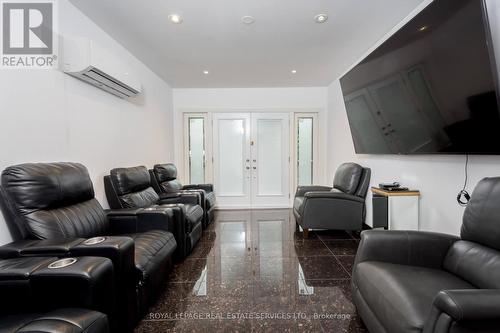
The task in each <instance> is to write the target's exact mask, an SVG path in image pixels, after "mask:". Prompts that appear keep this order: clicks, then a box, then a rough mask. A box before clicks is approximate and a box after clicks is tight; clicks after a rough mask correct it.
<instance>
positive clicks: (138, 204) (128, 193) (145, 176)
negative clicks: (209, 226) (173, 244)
mask: <svg viewBox="0 0 500 333" xmlns="http://www.w3.org/2000/svg"><path fill="white" fill-rule="evenodd" d="M104 188H105V190H106V197H107V199H108V203H109V206H110V207H111V208H113V209H115V210H121V209H137V208H148V209H170V210H172V211H173V212H174V214H175V217H176V219H175V220H176V221H178V222H176V223H175V224H174V235H175V238H176V240H177V243H178V248H177V251H176V257H177V259H178V260H182V259H184V258H185V257H186V256H187V255H188V254H189V253H191V251H192V249H193V248H194V247H195V245H196V243H198V241H199V240H200V238H201V235H202V232H203V229H202V219H203V209H202V208H201V207H200V206H199V205H198V204H197V203H198V202H199V200H200V198H199V194H197V193H177V194H172V195H169V196H166V197H162V198H160V197H159V196H158V194H157V193H156V192H155V191H154V189H153V188H152V187H151V178H150V175H149V172H148V169H147V168H146V167H144V166H138V167H130V168H116V169H113V170H111V171H110V174H109V176H105V177H104Z"/></svg>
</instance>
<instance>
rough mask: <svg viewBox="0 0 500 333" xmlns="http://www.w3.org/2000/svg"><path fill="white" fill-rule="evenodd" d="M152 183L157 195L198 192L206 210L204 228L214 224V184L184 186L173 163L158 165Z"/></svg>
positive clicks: (152, 175)
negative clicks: (178, 178)
mask: <svg viewBox="0 0 500 333" xmlns="http://www.w3.org/2000/svg"><path fill="white" fill-rule="evenodd" d="M149 173H150V174H151V181H152V184H153V188H154V189H155V191H156V193H158V194H159V195H160V197H162V196H165V195H166V196H168V195H172V194H177V193H186V192H188V193H189V192H196V193H199V194H200V196H201V202H200V204H201V206H202V208H203V210H204V213H205V214H204V217H203V228H206V227H207V226H208V225H209V224H210V223H212V222H213V220H214V216H215V193H214V187H213V185H212V184H191V185H182V184H181V182H179V181H178V180H177V167H176V166H175V165H174V164H173V163H167V164H156V165H155V166H154V167H153V169H152V170H149Z"/></svg>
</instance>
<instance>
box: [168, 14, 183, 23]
mask: <svg viewBox="0 0 500 333" xmlns="http://www.w3.org/2000/svg"><path fill="white" fill-rule="evenodd" d="M168 19H169V20H170V22H172V23H175V24H179V23H182V17H181V16H180V15H179V14H170V15H168Z"/></svg>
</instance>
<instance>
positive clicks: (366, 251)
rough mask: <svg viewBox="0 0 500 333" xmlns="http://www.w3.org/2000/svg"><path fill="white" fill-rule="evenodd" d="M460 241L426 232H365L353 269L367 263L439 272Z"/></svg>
mask: <svg viewBox="0 0 500 333" xmlns="http://www.w3.org/2000/svg"><path fill="white" fill-rule="evenodd" d="M458 239H459V238H458V237H456V236H452V235H446V234H441V233H433V232H424V231H400V230H389V231H382V230H367V231H363V232H362V233H361V243H360V244H359V248H358V252H357V254H356V259H355V262H354V269H356V265H357V264H359V263H361V262H364V261H381V262H388V263H393V264H402V265H412V266H422V267H429V268H438V269H440V268H441V267H442V263H443V260H444V258H445V256H446V254H447V253H448V250H449V248H450V246H451V245H452V244H453V243H455V242H456V241H457V240H458Z"/></svg>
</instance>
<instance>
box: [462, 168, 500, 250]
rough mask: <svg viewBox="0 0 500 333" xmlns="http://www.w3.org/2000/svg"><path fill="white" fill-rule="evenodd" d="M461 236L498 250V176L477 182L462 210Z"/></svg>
mask: <svg viewBox="0 0 500 333" xmlns="http://www.w3.org/2000/svg"><path fill="white" fill-rule="evenodd" d="M461 236H462V239H463V240H467V241H470V242H475V243H479V244H482V245H485V246H488V247H491V248H493V249H496V250H500V177H495V178H484V179H483V180H481V181H480V182H479V183H478V184H477V186H476V188H475V189H474V192H473V193H472V195H471V200H470V201H469V204H468V205H467V208H466V209H465V212H464V217H463V223H462V231H461Z"/></svg>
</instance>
